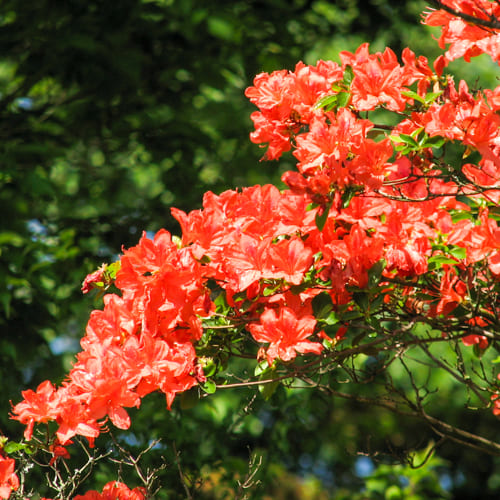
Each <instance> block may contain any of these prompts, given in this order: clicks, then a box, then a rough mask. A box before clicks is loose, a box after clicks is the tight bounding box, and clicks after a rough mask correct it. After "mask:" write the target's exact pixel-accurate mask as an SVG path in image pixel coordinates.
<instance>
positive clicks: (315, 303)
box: [312, 292, 333, 319]
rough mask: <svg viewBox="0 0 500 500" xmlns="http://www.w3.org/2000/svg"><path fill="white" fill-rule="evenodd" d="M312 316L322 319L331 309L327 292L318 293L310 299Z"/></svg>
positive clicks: (331, 305) (330, 301)
mask: <svg viewBox="0 0 500 500" xmlns="http://www.w3.org/2000/svg"><path fill="white" fill-rule="evenodd" d="M312 307H313V313H314V317H315V318H317V319H324V318H326V317H328V315H329V314H330V313H331V311H332V309H333V304H332V298H331V297H330V295H329V294H328V293H326V292H325V293H320V294H318V295H316V297H314V298H313V300H312Z"/></svg>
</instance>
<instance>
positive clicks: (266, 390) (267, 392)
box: [259, 380, 280, 401]
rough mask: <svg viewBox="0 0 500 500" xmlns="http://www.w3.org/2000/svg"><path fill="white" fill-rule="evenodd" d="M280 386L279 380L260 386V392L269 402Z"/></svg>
mask: <svg viewBox="0 0 500 500" xmlns="http://www.w3.org/2000/svg"><path fill="white" fill-rule="evenodd" d="M279 385H280V383H279V381H278V380H275V381H273V382H268V383H267V384H259V392H260V393H261V394H262V397H263V398H264V399H265V400H266V401H267V400H268V399H269V398H270V397H271V396H272V395H273V394H274V392H275V391H276V389H277V388H278V386H279Z"/></svg>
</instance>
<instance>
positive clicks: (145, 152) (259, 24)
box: [0, 0, 500, 500]
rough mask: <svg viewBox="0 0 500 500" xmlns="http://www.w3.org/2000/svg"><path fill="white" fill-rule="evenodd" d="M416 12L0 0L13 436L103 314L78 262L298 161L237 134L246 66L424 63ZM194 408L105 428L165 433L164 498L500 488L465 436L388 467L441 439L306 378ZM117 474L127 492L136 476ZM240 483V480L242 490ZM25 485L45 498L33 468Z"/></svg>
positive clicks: (160, 409)
mask: <svg viewBox="0 0 500 500" xmlns="http://www.w3.org/2000/svg"><path fill="white" fill-rule="evenodd" d="M425 7H426V4H425V2H421V1H415V0H406V1H395V0H365V1H361V0H337V1H334V0H332V1H326V0H269V1H258V0H231V1H228V0H218V1H217V2H208V1H206V0H121V1H120V2H109V1H106V0H85V1H84V0H68V1H65V2H57V1H54V0H38V1H37V2H30V4H29V7H28V6H27V5H26V3H25V2H22V1H20V0H3V1H2V2H1V3H0V49H1V50H0V54H1V55H0V151H1V153H0V157H1V162H2V164H1V168H0V184H1V189H0V211H1V214H2V216H1V220H2V222H1V225H0V331H1V334H0V376H1V393H0V394H1V396H2V397H1V401H0V428H1V429H2V431H3V432H4V433H6V434H7V435H9V436H10V437H12V438H14V439H19V438H20V436H21V432H22V429H21V426H20V425H19V424H17V423H15V422H12V421H10V420H9V419H8V413H9V410H10V404H9V401H11V400H12V401H14V402H17V401H19V399H20V392H21V390H23V389H26V388H28V387H29V388H33V389H34V388H35V387H36V385H37V384H38V383H39V382H41V381H42V380H45V379H47V378H49V379H51V380H53V381H61V379H62V378H63V374H64V373H65V372H66V371H67V370H68V368H69V367H70V364H71V360H72V356H73V354H74V352H76V351H77V350H78V346H79V344H78V339H79V337H80V336H81V335H82V333H83V332H84V329H85V323H86V320H87V318H88V315H89V312H90V310H91V309H92V308H94V307H100V303H99V301H98V300H96V299H94V298H88V297H82V296H81V293H80V283H81V282H82V280H83V278H84V277H85V276H86V274H87V273H89V272H91V271H93V270H94V269H96V268H97V267H98V266H99V265H100V264H101V263H102V262H109V261H112V260H114V259H116V257H117V255H118V254H119V252H120V250H121V248H122V245H124V246H125V247H128V246H132V245H134V244H135V243H136V242H137V241H138V238H139V237H140V234H141V232H142V231H149V232H151V233H154V232H156V231H157V230H158V229H160V228H162V227H165V228H167V229H169V230H170V231H172V232H174V233H176V232H178V227H177V225H176V224H175V223H174V222H175V221H174V220H173V219H172V217H171V216H170V212H169V207H170V206H176V207H179V208H182V209H184V210H190V209H194V208H198V207H200V205H201V200H202V196H203V193H204V192H205V191H207V190H212V191H214V192H221V191H222V190H224V189H232V188H235V187H241V186H247V185H253V184H255V183H267V182H272V183H275V184H278V185H279V178H280V175H281V173H282V172H283V171H285V170H288V169H290V168H293V159H292V158H291V157H285V158H284V159H283V160H281V161H280V162H279V163H276V162H273V163H265V162H264V163H263V162H260V161H259V160H260V157H261V156H262V151H261V150H260V149H259V148H258V147H257V146H255V145H253V144H251V143H250V141H249V139H248V134H249V132H250V131H251V129H252V125H251V121H250V118H249V116H250V113H251V112H252V111H253V110H254V109H253V107H252V106H251V105H250V103H249V102H248V101H247V99H246V98H245V97H244V90H245V88H246V87H247V86H249V85H250V84H251V82H252V80H253V77H254V76H255V75H256V74H258V73H259V72H262V71H273V70H277V69H282V68H288V69H293V67H294V66H295V64H296V62H297V61H299V60H303V61H305V62H306V63H310V64H314V63H315V62H316V60H317V59H320V58H322V59H334V60H338V52H339V51H341V50H350V51H354V50H355V49H356V48H357V46H358V45H359V44H360V43H363V42H366V41H368V42H370V43H371V46H372V49H374V50H383V49H384V47H385V46H390V47H391V48H393V50H395V52H396V53H400V51H401V50H402V49H403V48H404V47H406V46H410V47H411V48H412V49H413V50H414V51H415V52H416V53H417V54H425V55H427V56H428V57H429V58H430V59H433V58H434V57H435V56H437V55H438V54H439V49H438V47H437V44H436V42H435V41H434V40H432V37H431V34H430V31H429V29H428V28H426V27H423V26H422V25H421V24H420V14H421V13H422V11H423V10H424V8H425ZM462 66H463V65H462ZM462 66H460V65H459V64H455V68H454V69H457V70H458V71H461V69H462ZM465 70H466V71H468V76H469V77H473V81H475V79H479V81H480V82H487V83H491V82H493V81H494V79H495V77H496V75H497V74H498V72H497V68H496V66H494V65H493V64H492V63H490V62H489V60H487V59H481V60H480V61H479V62H474V64H473V65H472V66H470V67H468V68H465ZM478 84H479V83H478ZM434 386H435V388H437V389H439V392H438V397H435V398H434V400H433V404H432V410H433V411H434V415H436V416H438V417H442V418H444V419H448V420H450V419H451V420H454V421H455V423H457V424H460V425H464V426H465V427H466V428H468V429H470V430H474V431H475V432H477V433H481V432H483V433H484V434H485V435H491V434H492V432H493V430H494V425H495V421H494V420H493V418H492V417H491V416H490V415H482V414H481V415H480V414H478V415H475V414H474V415H472V417H471V415H470V414H469V415H467V414H465V413H464V412H463V411H462V407H463V402H462V401H461V398H460V397H456V392H457V387H456V386H455V385H454V384H453V382H452V381H450V380H448V378H447V377H446V376H445V374H438V375H436V376H435V381H434ZM194 399H195V400H196V403H197V404H195V405H194V406H192V405H191V404H186V403H185V401H184V403H182V402H179V401H177V402H176V404H175V405H174V409H173V411H172V412H170V413H169V412H167V411H166V410H165V404H164V401H163V399H162V398H160V397H159V396H158V397H156V396H150V397H149V398H146V400H145V401H144V403H143V408H141V410H140V411H137V412H133V413H134V418H133V422H134V423H133V428H132V432H130V433H124V434H123V435H120V434H119V433H117V434H116V436H117V439H118V440H119V441H120V440H121V441H120V442H122V443H123V444H124V446H126V447H128V448H129V449H131V450H132V451H133V452H135V453H138V452H139V450H141V449H143V448H145V447H146V446H147V445H148V443H150V441H151V440H152V439H154V438H161V439H162V441H161V443H160V444H159V445H158V446H157V447H155V449H153V450H151V452H150V453H148V454H147V455H145V456H144V458H143V461H145V465H144V466H145V467H147V466H153V465H154V464H156V465H158V463H159V457H160V456H162V457H164V458H165V461H166V463H167V467H166V468H165V469H164V470H163V471H161V472H159V478H160V479H161V482H162V484H163V488H162V491H161V492H160V493H158V498H168V499H176V498H186V495H187V493H186V491H188V490H189V489H190V488H191V491H194V490H196V495H194V494H193V498H203V499H214V500H215V499H226V498H227V499H229V498H245V497H244V494H245V493H246V494H248V495H249V496H248V498H252V499H253V498H261V499H281V498H283V499H285V498H286V499H295V498H296V499H313V498H314V499H323V498H324V499H344V498H345V499H347V498H354V499H391V500H392V499H399V498H405V499H409V498H411V499H424V498H457V499H458V498H464V499H466V498H467V499H470V498H482V499H489V498H498V495H499V492H500V469H499V468H498V465H499V464H498V460H497V459H493V458H491V457H489V456H485V455H483V454H480V453H475V452H473V451H471V450H470V449H464V448H463V447H461V446H460V445H458V444H457V445H453V444H450V443H447V444H445V445H444V446H442V447H440V448H439V449H438V451H437V454H436V455H434V456H433V457H432V458H431V459H429V460H428V461H427V463H426V465H425V467H423V468H417V469H415V468H412V467H410V466H409V465H404V464H403V465H397V463H398V457H400V455H401V453H403V452H404V451H405V450H417V449H425V448H426V447H427V446H428V445H429V443H430V442H431V441H432V439H436V436H435V435H433V434H432V433H431V432H430V431H429V430H427V429H424V428H423V427H422V425H421V424H420V423H418V422H414V421H411V420H408V419H405V418H403V417H400V416H397V415H394V414H391V413H389V412H387V411H385V410H383V409H377V408H375V409H374V408H367V407H364V406H361V405H359V404H357V403H353V402H349V401H338V400H333V399H332V398H331V397H329V396H326V395H324V394H320V393H314V392H311V391H307V390H305V389H294V390H291V389H285V388H280V389H279V390H277V391H276V393H275V394H274V395H273V397H272V398H270V399H269V400H268V401H265V400H264V399H263V398H262V397H260V396H259V394H258V392H257V391H254V390H250V389H246V390H234V391H229V390H228V391H218V392H217V393H216V394H214V395H212V396H210V397H207V398H203V399H201V400H199V401H198V395H197V394H194ZM190 406H192V407H190ZM492 429H493V430H492ZM106 439H107V436H106ZM103 443H104V441H103ZM134 450H135V451H134ZM360 451H361V452H364V453H365V454H362V455H359V454H358V452H360ZM75 460H76V461H77V460H78V454H76V456H75ZM148 461H149V462H148ZM249 461H250V464H249ZM259 462H261V465H260V467H258V463H259ZM417 462H418V460H417ZM179 471H182V474H180V473H179ZM252 472H255V474H254V475H253V476H251V473H252ZM123 474H124V477H125V478H126V479H127V482H128V483H130V484H131V485H133V481H134V479H133V474H132V473H131V471H123ZM249 474H250V476H251V477H250V476H249ZM245 476H247V479H248V480H249V481H250V483H249V484H251V485H252V487H251V488H249V489H248V490H247V489H245V488H242V487H238V481H240V483H241V484H243V483H244V481H245ZM182 477H183V478H184V483H185V484H184V485H183V484H182V483H183V481H182ZM115 478H116V468H115V466H114V465H113V464H109V463H106V464H105V463H104V462H100V465H99V467H98V470H97V473H96V475H95V476H94V479H93V482H91V484H89V483H87V484H86V485H85V489H89V488H97V487H100V486H101V485H102V484H103V483H105V482H107V481H109V480H112V479H115ZM31 480H32V481H33V487H34V488H35V490H36V491H37V492H38V493H40V495H43V494H44V493H45V494H47V495H48V494H50V492H49V491H46V490H44V488H43V480H42V479H41V478H37V477H36V472H33V475H32V476H31ZM36 481H39V483H38V484H35V482H36ZM186 488H187V489H186ZM236 495H240V496H238V497H237V496H236Z"/></svg>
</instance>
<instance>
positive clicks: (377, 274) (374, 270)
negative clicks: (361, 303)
mask: <svg viewBox="0 0 500 500" xmlns="http://www.w3.org/2000/svg"><path fill="white" fill-rule="evenodd" d="M386 265H387V262H386V261H385V259H380V260H379V261H378V262H375V264H373V266H372V267H371V268H370V269H369V270H368V284H369V286H375V285H378V283H379V281H380V278H381V277H382V272H383V271H384V269H385V266H386Z"/></svg>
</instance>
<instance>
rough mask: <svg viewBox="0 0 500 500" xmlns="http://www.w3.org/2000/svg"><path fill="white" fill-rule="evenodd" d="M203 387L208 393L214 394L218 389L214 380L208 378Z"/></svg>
mask: <svg viewBox="0 0 500 500" xmlns="http://www.w3.org/2000/svg"><path fill="white" fill-rule="evenodd" d="M201 388H202V389H203V390H204V391H205V392H206V393H207V394H213V393H214V392H215V391H216V390H217V386H216V384H215V382H214V381H213V380H207V381H206V382H204V383H203V384H201Z"/></svg>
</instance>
